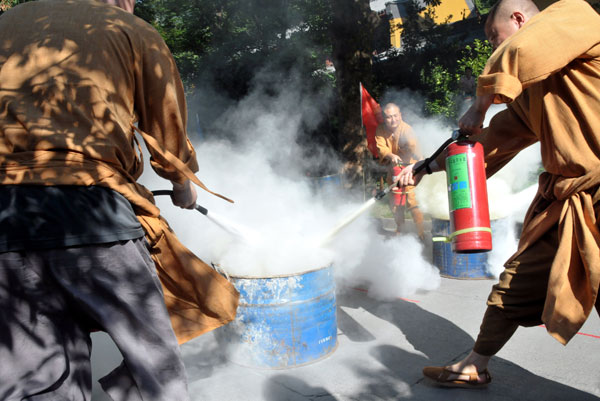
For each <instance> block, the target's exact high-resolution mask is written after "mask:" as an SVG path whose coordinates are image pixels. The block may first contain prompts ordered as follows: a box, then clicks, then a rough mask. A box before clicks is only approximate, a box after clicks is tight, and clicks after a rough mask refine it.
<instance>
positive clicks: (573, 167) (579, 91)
mask: <svg viewBox="0 0 600 401" xmlns="http://www.w3.org/2000/svg"><path fill="white" fill-rule="evenodd" d="M477 94H478V95H489V94H493V95H495V97H494V102H495V103H509V104H508V109H507V110H504V111H502V112H500V113H498V114H497V115H496V116H495V117H494V118H493V119H492V121H491V123H490V126H489V128H488V129H486V130H484V132H483V133H482V134H481V136H480V137H479V138H478V140H479V141H480V142H481V143H482V144H483V145H484V149H485V159H486V162H487V174H488V176H491V175H492V174H494V173H495V172H496V171H498V170H499V169H500V168H501V167H502V166H504V165H505V164H506V163H507V162H508V161H510V160H511V159H512V158H513V157H514V156H515V155H516V154H517V153H518V152H519V151H520V150H522V149H523V148H525V147H527V146H529V145H531V144H533V143H535V142H537V141H540V144H541V153H542V163H543V166H544V168H545V170H546V173H543V174H542V175H541V177H540V185H539V190H538V194H537V196H536V198H535V199H534V201H533V203H532V205H531V207H530V209H529V211H528V213H527V216H526V218H525V222H524V227H523V233H522V235H521V238H520V241H519V246H518V250H517V253H516V254H515V255H513V256H512V257H511V258H510V259H509V261H508V262H507V263H510V262H511V261H513V260H515V258H517V257H518V256H519V255H520V254H521V253H522V252H523V251H525V250H526V249H527V248H528V247H530V246H531V245H532V244H533V243H534V242H535V241H537V240H538V239H539V238H541V237H542V236H543V235H545V234H546V233H547V232H548V231H549V230H550V229H551V228H552V227H555V226H558V230H559V242H558V244H557V249H556V255H555V257H554V261H553V263H552V265H551V266H549V267H548V268H549V283H548V289H547V296H546V301H545V305H544V310H543V313H542V321H543V322H544V323H545V324H546V327H547V330H548V331H549V333H550V334H551V335H552V336H554V337H555V338H556V339H557V340H559V341H560V342H562V343H563V344H566V343H567V342H568V341H569V340H570V339H571V338H572V337H573V335H575V334H576V333H577V331H578V330H579V328H580V327H581V326H582V324H583V323H584V322H585V320H586V319H587V317H588V316H589V314H590V312H591V310H592V308H593V307H594V304H595V302H596V297H597V293H598V286H599V284H600V232H599V230H598V214H597V213H596V211H595V206H596V207H597V206H598V205H599V204H598V203H597V202H598V201H599V200H600V189H599V188H600V187H599V186H600V16H599V15H598V14H597V13H596V12H595V11H594V10H593V9H592V8H591V7H590V6H589V5H588V4H587V3H586V2H585V1H583V0H562V1H559V2H557V3H555V4H553V5H551V6H550V7H548V8H547V9H545V10H544V11H542V12H541V13H539V14H537V15H536V16H534V17H533V18H531V20H529V21H528V22H527V23H526V24H525V25H523V26H522V27H521V29H520V30H519V31H518V32H516V33H515V34H514V35H512V36H511V37H509V38H508V39H507V40H506V41H504V42H503V43H502V45H501V46H499V47H498V49H497V50H496V51H495V52H494V53H493V54H492V56H491V57H490V59H489V60H488V62H487V65H486V67H485V69H484V71H483V73H482V74H481V76H480V77H479V80H478V89H477ZM545 202H546V203H548V204H549V205H548V206H547V207H545V209H544V210H543V211H541V212H539V213H536V212H534V210H535V209H536V207H539V206H540V205H542V204H544V203H545Z"/></svg>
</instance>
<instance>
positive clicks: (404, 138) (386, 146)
mask: <svg viewBox="0 0 600 401" xmlns="http://www.w3.org/2000/svg"><path fill="white" fill-rule="evenodd" d="M375 142H376V144H377V151H378V153H379V161H380V163H382V164H388V163H389V159H386V158H385V157H386V156H388V155H390V154H392V153H393V154H395V155H397V156H398V157H400V159H401V160H402V163H406V164H410V163H414V162H416V161H417V160H420V159H421V153H420V151H419V146H418V144H417V139H416V137H415V134H414V132H413V130H412V127H411V126H410V125H408V124H407V123H405V122H404V121H402V122H401V123H400V125H399V126H398V127H397V128H396V130H395V131H394V132H393V133H392V132H389V130H388V129H387V128H386V126H385V124H379V126H377V130H376V131H375ZM386 181H387V184H388V185H391V184H392V174H391V173H390V171H388V174H387V178H386ZM404 192H405V193H406V204H407V206H408V209H409V210H411V213H413V219H414V221H415V223H416V224H417V230H418V231H419V235H420V236H423V215H422V213H420V211H419V209H418V204H417V198H416V196H415V187H414V186H412V185H410V186H406V187H404ZM390 207H391V208H392V210H393V211H394V218H395V220H396V224H397V225H398V227H400V226H401V225H402V224H404V210H403V208H397V209H395V208H396V207H395V206H394V205H393V198H390Z"/></svg>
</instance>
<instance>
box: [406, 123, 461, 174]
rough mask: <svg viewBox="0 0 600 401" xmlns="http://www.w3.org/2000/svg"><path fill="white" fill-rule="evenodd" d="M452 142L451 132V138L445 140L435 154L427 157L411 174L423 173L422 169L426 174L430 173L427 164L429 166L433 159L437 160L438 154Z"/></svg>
mask: <svg viewBox="0 0 600 401" xmlns="http://www.w3.org/2000/svg"><path fill="white" fill-rule="evenodd" d="M455 132H456V131H455ZM454 141H455V139H454V132H453V133H452V137H450V138H448V139H447V140H446V142H444V143H443V144H442V146H440V147H439V148H438V150H436V151H435V152H433V154H432V155H431V156H429V157H428V158H426V159H425V160H424V161H423V163H422V164H421V165H419V166H417V167H416V168H415V169H414V170H413V174H418V173H420V172H421V171H423V170H424V169H425V170H427V172H429V171H431V170H430V169H429V164H430V163H431V162H432V161H433V160H435V159H436V158H437V157H438V156H439V155H440V153H442V151H443V150H444V149H446V148H447V147H448V145H450V144H451V143H452V142H454Z"/></svg>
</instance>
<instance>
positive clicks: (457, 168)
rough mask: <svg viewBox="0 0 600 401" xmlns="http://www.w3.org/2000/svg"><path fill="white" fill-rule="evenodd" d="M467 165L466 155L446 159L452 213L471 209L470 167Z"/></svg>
mask: <svg viewBox="0 0 600 401" xmlns="http://www.w3.org/2000/svg"><path fill="white" fill-rule="evenodd" d="M467 163H468V162H467V154H466V153H460V154H458V155H453V156H449V157H448V158H446V175H447V177H448V202H449V204H450V205H449V206H450V211H453V210H456V209H467V208H470V207H471V188H470V187H469V166H468V164H467Z"/></svg>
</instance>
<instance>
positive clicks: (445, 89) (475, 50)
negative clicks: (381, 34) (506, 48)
mask: <svg viewBox="0 0 600 401" xmlns="http://www.w3.org/2000/svg"><path fill="white" fill-rule="evenodd" d="M491 54H492V47H491V45H490V44H489V42H488V41H487V40H486V41H483V40H479V39H475V40H474V41H473V43H471V44H468V45H466V46H465V47H464V48H463V49H461V51H460V52H459V53H458V58H457V59H456V62H455V63H452V64H450V65H447V64H446V63H442V62H440V61H439V60H438V59H435V58H434V59H432V60H431V61H429V62H428V63H427V65H426V66H425V67H423V68H422V69H421V83H422V84H423V86H424V93H425V95H426V103H425V111H426V112H427V113H428V114H430V115H442V116H444V117H445V118H446V119H448V120H449V121H450V122H455V121H456V120H457V119H458V117H459V115H458V113H459V112H460V108H461V107H462V106H463V101H464V98H463V97H462V96H461V94H460V93H459V91H458V82H459V80H460V77H461V75H462V74H463V72H464V71H465V68H467V67H470V68H471V69H472V71H473V75H474V76H475V77H477V76H478V75H479V74H481V72H482V71H483V67H485V63H486V61H487V59H488V58H489V57H490V55H491Z"/></svg>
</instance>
